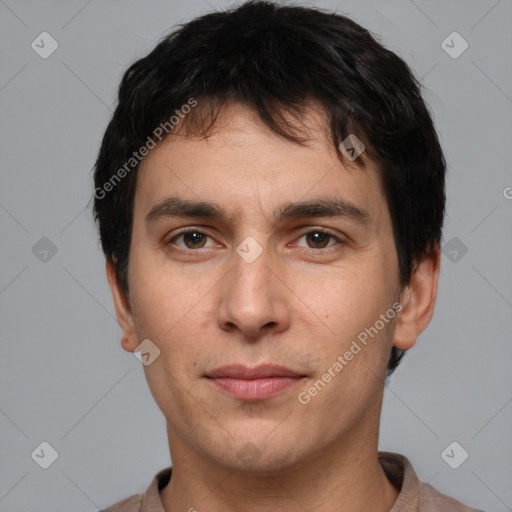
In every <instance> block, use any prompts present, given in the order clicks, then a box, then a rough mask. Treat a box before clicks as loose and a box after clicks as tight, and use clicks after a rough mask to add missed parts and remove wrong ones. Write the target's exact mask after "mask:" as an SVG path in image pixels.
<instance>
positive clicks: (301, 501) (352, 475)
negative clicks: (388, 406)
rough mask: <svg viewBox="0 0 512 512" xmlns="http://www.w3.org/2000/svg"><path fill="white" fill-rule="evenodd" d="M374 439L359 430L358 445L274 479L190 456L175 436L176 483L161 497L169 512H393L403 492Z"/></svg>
mask: <svg viewBox="0 0 512 512" xmlns="http://www.w3.org/2000/svg"><path fill="white" fill-rule="evenodd" d="M168 428H169V426H168ZM377 430H378V428H377ZM169 434H171V432H169ZM373 434H374V435H372V433H370V432H361V431H360V430H359V432H357V439H355V436H353V435H350V436H344V439H343V440H342V441H340V442H337V443H335V444H334V445H333V444H330V445H328V446H327V447H325V448H324V449H323V450H321V451H319V452H317V453H315V454H312V455H310V456H309V457H308V458H307V460H305V459H302V460H301V461H300V463H297V464H295V465H293V467H291V468H288V469H286V470H282V471H279V472H273V473H272V474H270V473H269V472H268V471H260V472H258V471H257V470H254V471H252V472H248V471H244V472H239V471H238V470H235V469H232V468H229V467H226V466H222V465H219V464H218V463H217V462H216V461H212V460H211V459H206V458H205V457H203V456H200V455H199V454H197V453H195V452H193V451H192V450H190V449H189V448H188V447H187V446H186V445H184V444H182V443H183V440H182V439H179V438H176V437H175V436H172V435H169V441H171V438H173V444H172V446H173V447H174V448H173V450H172V461H173V470H172V477H171V481H170V482H169V484H168V485H167V486H166V487H165V488H164V489H163V490H162V491H161V499H162V503H163V506H164V509H165V510H166V512H174V511H176V510H184V511H185V510H191V511H193V510H194V509H196V510H197V511H199V512H201V510H209V511H211V512H220V511H222V512H235V511H238V510H244V511H247V512H263V511H265V512H266V511H268V510H279V511H280V512H292V511H293V512H296V511H297V510H300V509H303V510H308V511H309V512H317V511H320V510H336V511H337V512H349V511H350V512H352V511H353V510H354V509H357V510H372V511H375V512H389V511H390V510H391V508H392V507H393V504H394V503H395V501H396V499H397V497H398V491H397V489H396V488H395V487H394V486H393V485H392V484H391V483H390V482H389V481H388V479H387V478H386V475H385V473H384V471H383V469H382V468H381V466H380V464H379V462H378V459H377V439H378V431H377V433H376V434H377V435H375V433H373ZM358 440H359V441H358ZM180 441H181V443H180Z"/></svg>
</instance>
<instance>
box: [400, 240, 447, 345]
mask: <svg viewBox="0 0 512 512" xmlns="http://www.w3.org/2000/svg"><path fill="white" fill-rule="evenodd" d="M440 267H441V251H440V249H439V246H438V245H436V246H435V247H434V248H433V249H432V250H431V251H430V253H429V254H428V255H427V256H425V257H424V258H423V259H422V260H421V261H420V262H419V263H418V264H417V266H416V268H415V270H414V272H413V274H412V277H411V280H410V282H409V284H408V285H407V286H406V287H405V288H404V290H403V292H402V297H401V304H402V310H401V311H400V314H399V315H398V317H397V320H396V324H395V333H394V337H393V345H394V346H395V347H397V348H399V349H401V350H408V349H410V348H411V347H412V346H413V345H414V344H415V343H416V339H417V338H418V336H419V335H420V334H421V333H422V332H423V331H424V330H425V329H426V327H427V325H428V324H429V322H430V320H431V319H432V315H433V314H434V306H435V303H436V298H437V285H438V281H439V271H440Z"/></svg>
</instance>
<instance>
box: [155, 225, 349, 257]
mask: <svg viewBox="0 0 512 512" xmlns="http://www.w3.org/2000/svg"><path fill="white" fill-rule="evenodd" d="M187 233H197V234H200V235H204V236H206V237H208V238H211V239H212V240H213V237H211V236H210V235H208V234H207V233H204V232H203V231H201V230H200V229H195V228H186V229H183V230H182V231H180V232H179V233H176V234H175V235H174V236H173V237H172V238H170V239H169V240H168V241H167V242H165V245H171V244H172V243H173V242H174V241H175V240H176V239H178V238H179V237H181V236H183V235H186V234H187ZM311 233H322V234H324V235H326V236H328V237H329V242H330V241H331V240H335V241H336V242H338V243H337V244H335V245H328V246H327V247H321V248H314V247H303V249H305V250H306V251H310V252H314V253H316V252H317V251H321V252H330V250H332V249H339V248H337V247H336V246H337V245H340V244H341V245H343V241H342V240H340V238H338V237H337V236H335V235H333V234H332V233H330V232H329V231H326V230H324V229H320V228H315V229H310V230H309V231H305V232H303V233H301V235H300V237H299V238H298V240H300V239H301V238H302V237H304V236H306V235H308V234H311ZM329 242H328V243H329ZM202 249H208V247H200V248H198V249H185V248H183V247H178V248H177V249H175V250H179V251H183V252H187V253H193V252H201V250H202Z"/></svg>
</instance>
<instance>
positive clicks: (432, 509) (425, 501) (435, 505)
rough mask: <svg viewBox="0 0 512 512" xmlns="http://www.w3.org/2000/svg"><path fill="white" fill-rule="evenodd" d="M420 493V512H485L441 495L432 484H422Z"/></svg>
mask: <svg viewBox="0 0 512 512" xmlns="http://www.w3.org/2000/svg"><path fill="white" fill-rule="evenodd" d="M421 485H422V487H421V491H420V502H419V505H420V508H419V511H420V512H438V511H439V510H441V507H442V510H449V511H450V512H483V511H482V510H478V509H476V508H473V507H469V506H468V505H465V504H464V503H461V502H460V501H457V500H456V499H454V498H451V497H450V496H446V495H445V494H442V493H440V492H439V491H438V490H436V489H434V487H432V486H431V485H430V484H421Z"/></svg>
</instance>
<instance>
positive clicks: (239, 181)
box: [135, 104, 385, 218]
mask: <svg viewBox="0 0 512 512" xmlns="http://www.w3.org/2000/svg"><path fill="white" fill-rule="evenodd" d="M292 122H293V123H294V127H295V126H296V127H297V132H298V133H299V134H300V135H301V136H304V137H305V138H307V143H305V144H304V145H300V144H298V143H296V142H293V141H290V140H287V139H285V138H284V137H281V136H279V135H277V134H276V133H274V132H273V131H271V130H270V128H268V127H267V126H266V125H265V124H264V123H263V122H262V121H261V120H260V119H259V118H258V117H257V116H256V115H255V114H254V113H253V112H252V111H250V110H249V109H248V108H247V107H245V106H242V105H240V104H231V105H229V106H228V107H226V108H225V109H223V110H222V111H221V114H220V115H219V117H218V118H217V120H216V123H215V126H214V127H213V129H212V130H211V132H210V133H209V134H208V135H207V136H194V135H188V134H186V133H184V131H182V133H180V132H179V131H178V132H176V133H175V134H173V135H171V136H169V137H167V138H166V139H165V140H164V141H163V142H162V143H160V144H159V145H157V146H156V147H155V148H154V149H152V150H151V152H150V153H149V155H148V156H146V158H145V159H144V160H143V161H142V163H141V166H140V169H139V175H138V183H137V191H136V200H135V209H136V212H135V213H136V214H137V210H140V211H139V212H138V213H140V214H144V215H146V214H147V212H148V211H149V209H151V208H152V207H153V206H154V205H155V204H157V203H158V202H160V201H162V200H163V199H165V197H168V196H171V195H172V196H176V195H179V196H180V197H183V198H188V199H191V200H203V201H209V202H215V203H216V204H222V205H223V209H224V210H226V211H228V212H230V213H232V216H233V217H234V218H237V217H238V218H240V216H243V215H254V214H257V213H259V215H261V213H262V211H261V209H262V206H263V207H265V205H266V207H268V211H269V212H275V210H276V209H277V208H279V206H280V205H282V204H285V203H291V202H297V201H298V200H303V201H304V200H307V199H310V198H313V197H315V198H316V197H325V198H335V197H340V198H343V199H345V200H347V201H349V202H351V203H353V204H359V205H360V207H361V209H364V210H368V211H369V212H370V214H371V215H372V217H373V216H376V215H378V213H379V210H381V209H382V207H383V206H384V205H385V199H384V196H383V192H382V187H381V183H380V178H379V174H378V172H377V170H376V166H375V165H374V164H373V163H372V162H371V161H370V160H368V159H367V160H366V162H367V166H366V168H365V169H362V168H360V167H358V166H356V165H355V163H350V162H348V163H345V162H342V160H340V158H339V155H338V153H337V150H336V148H334V146H333V144H332V140H331V139H330V134H329V132H328V127H327V123H326V121H325V118H324V116H323V115H322V113H321V112H320V111H319V110H318V109H315V108H313V107H312V108H311V109H310V110H309V111H308V113H307V116H305V118H304V121H303V122H301V123H300V124H299V122H298V121H296V120H294V121H292Z"/></svg>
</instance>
